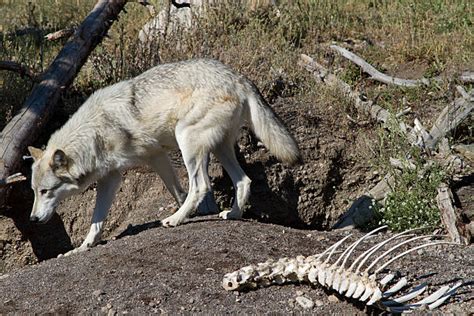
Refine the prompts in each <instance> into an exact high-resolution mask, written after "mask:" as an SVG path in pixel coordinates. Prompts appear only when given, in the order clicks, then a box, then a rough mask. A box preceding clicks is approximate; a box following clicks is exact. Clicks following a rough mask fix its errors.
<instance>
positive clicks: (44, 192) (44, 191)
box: [40, 189, 48, 195]
mask: <svg viewBox="0 0 474 316" xmlns="http://www.w3.org/2000/svg"><path fill="white" fill-rule="evenodd" d="M40 193H41V195H45V194H46V193H48V190H46V189H43V190H41V191H40Z"/></svg>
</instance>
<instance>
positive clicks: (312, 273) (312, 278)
mask: <svg viewBox="0 0 474 316" xmlns="http://www.w3.org/2000/svg"><path fill="white" fill-rule="evenodd" d="M318 272H319V270H318V268H317V267H314V266H313V267H311V269H310V270H309V273H308V280H309V282H311V283H316V282H317V280H318Z"/></svg>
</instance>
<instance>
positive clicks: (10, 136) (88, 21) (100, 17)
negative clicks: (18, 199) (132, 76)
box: [0, 0, 127, 204]
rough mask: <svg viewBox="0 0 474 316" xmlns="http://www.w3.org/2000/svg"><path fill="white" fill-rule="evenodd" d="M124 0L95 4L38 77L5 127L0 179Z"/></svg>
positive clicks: (1, 195)
mask: <svg viewBox="0 0 474 316" xmlns="http://www.w3.org/2000/svg"><path fill="white" fill-rule="evenodd" d="M126 2H127V1H126V0H99V1H97V4H96V5H95V7H94V8H93V9H92V11H91V12H90V13H89V15H88V16H87V17H86V18H85V19H84V21H83V22H82V24H81V25H80V26H79V27H78V30H77V31H76V33H75V34H74V36H73V38H71V39H70V40H69V41H68V42H67V43H66V44H65V45H64V47H63V49H62V50H61V51H60V52H59V54H58V56H57V57H56V59H55V60H54V61H53V62H52V64H51V65H50V66H49V68H48V69H47V70H46V71H45V72H44V73H43V74H42V75H41V81H40V82H39V83H38V84H36V85H35V87H34V88H33V90H32V91H31V93H30V95H29V97H28V98H27V99H26V101H25V104H24V106H23V108H22V109H21V110H20V111H19V112H18V114H17V115H15V116H14V117H13V118H12V119H11V120H10V122H9V123H8V124H7V125H6V126H5V128H4V129H3V131H2V133H1V138H0V158H1V160H2V161H3V166H0V179H1V178H5V177H7V176H8V175H10V174H12V173H14V172H16V170H17V168H18V166H19V164H20V162H21V156H22V155H23V154H24V149H25V147H26V145H27V144H31V143H32V142H33V141H34V139H35V137H36V136H37V135H38V131H39V130H40V129H41V128H42V127H43V126H44V124H45V123H46V122H47V121H48V118H49V117H50V114H51V113H52V112H53V109H54V107H55V106H56V104H57V102H58V100H59V99H60V97H61V93H62V92H63V91H64V89H65V88H66V87H68V86H69V85H70V84H71V83H72V81H73V80H74V78H75V77H76V75H77V73H78V72H79V70H80V69H81V66H82V65H83V64H84V63H85V62H86V60H87V57H88V56H89V54H90V52H91V51H92V50H93V49H94V48H95V47H96V46H97V45H98V44H99V42H100V41H101V40H102V38H103V37H104V36H105V35H106V34H107V31H108V30H109V28H110V26H111V25H112V23H113V22H114V21H115V20H117V18H118V15H119V13H120V11H121V10H122V9H123V7H124V6H125V4H126ZM6 195H7V192H6V190H3V189H0V204H1V203H4V202H5V201H6Z"/></svg>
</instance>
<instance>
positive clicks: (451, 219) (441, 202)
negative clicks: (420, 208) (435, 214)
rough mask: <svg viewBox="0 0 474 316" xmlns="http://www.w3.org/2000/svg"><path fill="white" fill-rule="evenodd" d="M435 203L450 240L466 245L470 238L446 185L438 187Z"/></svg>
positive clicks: (442, 184)
mask: <svg viewBox="0 0 474 316" xmlns="http://www.w3.org/2000/svg"><path fill="white" fill-rule="evenodd" d="M436 202H437V203H438V208H439V210H440V212H441V220H442V222H443V224H444V227H445V228H446V230H447V231H448V234H449V236H450V237H451V240H452V241H453V242H455V243H462V244H465V245H468V244H469V242H470V239H471V238H472V236H470V231H469V230H468V229H467V227H466V225H465V224H464V223H463V222H462V220H461V218H460V215H459V213H458V212H457V210H456V208H455V207H454V205H453V194H452V193H451V190H450V189H449V187H448V185H447V184H446V183H441V184H440V186H439V187H438V195H437V196H436Z"/></svg>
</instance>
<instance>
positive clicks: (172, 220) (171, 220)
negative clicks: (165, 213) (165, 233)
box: [161, 213, 184, 227]
mask: <svg viewBox="0 0 474 316" xmlns="http://www.w3.org/2000/svg"><path fill="white" fill-rule="evenodd" d="M175 215H176V213H175V214H174V215H171V216H169V217H167V218H165V219H164V220H162V221H161V224H162V225H163V227H175V226H178V225H179V224H181V223H182V222H183V220H184V219H182V218H180V217H177V216H175Z"/></svg>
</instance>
